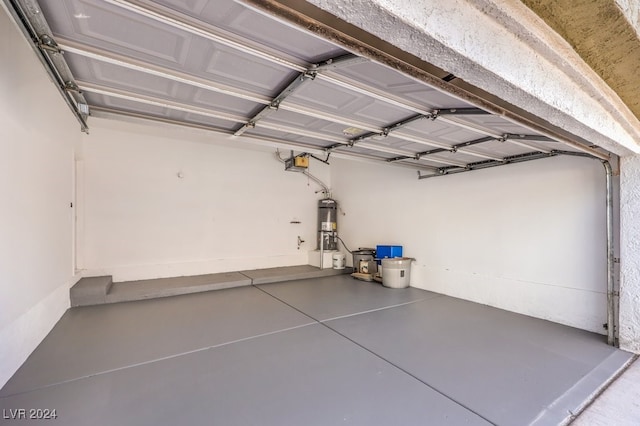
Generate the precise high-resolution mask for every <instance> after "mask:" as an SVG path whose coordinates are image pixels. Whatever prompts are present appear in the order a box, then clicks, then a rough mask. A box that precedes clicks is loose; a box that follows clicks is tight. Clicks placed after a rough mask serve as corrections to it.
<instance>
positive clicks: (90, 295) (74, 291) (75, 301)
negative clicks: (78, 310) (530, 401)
mask: <svg viewBox="0 0 640 426" xmlns="http://www.w3.org/2000/svg"><path fill="white" fill-rule="evenodd" d="M112 285H113V280H112V279H111V277H89V278H82V279H81V280H80V281H78V282H77V283H75V285H74V286H73V287H71V290H70V291H69V295H70V297H71V306H85V305H100V304H102V303H106V301H107V300H106V298H107V293H109V290H111V286H112Z"/></svg>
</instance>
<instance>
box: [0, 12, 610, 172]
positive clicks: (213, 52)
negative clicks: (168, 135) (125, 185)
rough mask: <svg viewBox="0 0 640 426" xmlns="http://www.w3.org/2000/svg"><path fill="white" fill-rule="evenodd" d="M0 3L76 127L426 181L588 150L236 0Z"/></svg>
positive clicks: (590, 153)
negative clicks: (249, 142)
mask: <svg viewBox="0 0 640 426" xmlns="http://www.w3.org/2000/svg"><path fill="white" fill-rule="evenodd" d="M5 2H9V3H10V6H11V7H12V8H13V9H14V10H15V14H16V16H17V17H18V18H21V19H22V21H23V22H24V23H25V27H26V29H25V33H26V34H27V35H28V36H29V37H30V38H31V39H32V40H33V41H34V43H35V44H36V45H37V47H38V49H39V52H41V55H42V58H43V61H44V62H45V64H46V65H47V66H48V67H49V68H51V69H53V70H54V71H53V73H54V75H55V77H56V79H57V82H58V84H59V85H60V88H61V91H62V92H63V93H64V95H65V96H66V97H67V101H68V103H69V104H70V106H72V108H73V109H74V110H75V112H76V114H77V116H78V118H79V120H80V121H81V122H82V126H83V127H86V126H88V123H87V118H88V116H89V115H97V114H101V113H102V114H104V113H109V114H122V115H129V116H136V117H144V118H149V119H153V120H161V121H166V122H171V123H179V124H184V125H189V126H196V127H200V128H206V129H210V130H212V131H217V132H223V133H227V134H234V135H236V136H237V137H239V138H244V137H254V138H259V139H262V140H265V141H267V140H271V141H278V142H282V143H284V144H286V145H287V146H289V147H290V148H292V149H296V150H298V151H303V152H304V151H308V152H323V153H326V154H327V155H329V156H330V155H331V154H332V153H340V154H342V155H347V156H353V157H359V158H366V159H369V160H376V161H380V162H386V163H389V164H394V165H399V166H405V167H411V168H414V169H417V170H419V171H421V173H422V174H421V176H422V177H435V176H443V175H448V174H453V173H460V172H463V171H469V170H475V169H480V168H486V167H493V166H498V165H504V164H510V163H514V162H520V161H528V160H532V159H539V158H547V157H550V156H555V155H563V154H565V155H587V156H592V155H594V153H595V154H598V152H596V151H594V150H593V149H591V148H589V147H586V146H580V145H578V144H569V145H567V144H563V143H561V142H558V141H556V140H554V139H552V138H550V137H549V136H547V135H545V134H541V133H539V132H535V131H533V130H531V129H529V128H527V127H525V126H523V125H521V124H518V123H517V122H515V121H512V120H510V119H507V118H505V117H504V116H500V115H495V114H491V113H489V112H487V111H485V110H483V109H480V108H478V107H476V106H475V105H473V104H471V103H470V102H468V101H466V100H463V99H461V98H459V97H456V96H454V95H452V94H449V93H446V92H445V91H443V90H442V89H440V88H436V87H433V86H430V85H429V84H427V83H426V82H424V81H421V80H420V79H417V78H414V77H411V76H409V75H406V74H403V73H401V72H400V71H397V70H395V69H392V68H391V67H388V66H386V65H383V64H381V63H377V62H375V61H372V60H370V59H367V58H363V57H359V56H356V55H354V54H353V53H352V52H349V51H347V50H345V49H344V48H342V47H341V46H338V45H336V44H334V43H331V42H329V41H326V40H324V39H322V38H320V37H318V36H317V35H315V34H311V33H309V32H306V31H305V30H302V29H300V28H298V27H295V26H293V25H292V24H289V23H287V22H284V21H281V20H278V19H275V18H273V17H271V16H269V15H266V14H263V13H261V12H260V11H257V10H255V9H253V8H251V7H249V6H247V5H244V4H241V3H238V2H236V1H233V0H213V1H209V0H191V1H183V0H160V1H153V2H152V1H147V0H132V1H128V0H41V1H40V2H39V4H38V3H36V2H35V1H33V0H5ZM85 105H88V107H89V111H87V110H86V109H84V108H85ZM600 156H602V154H600Z"/></svg>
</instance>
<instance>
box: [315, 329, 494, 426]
mask: <svg viewBox="0 0 640 426" xmlns="http://www.w3.org/2000/svg"><path fill="white" fill-rule="evenodd" d="M320 324H321V325H323V326H325V327H326V328H328V329H329V330H331V331H333V332H334V333H336V334H337V335H339V336H342V337H343V338H345V339H347V340H348V341H350V342H351V343H353V344H354V345H356V346H358V347H360V348H362V349H364V350H365V351H367V352H369V353H370V354H372V355H373V356H375V357H376V358H378V359H380V360H382V361H384V362H386V363H387V364H389V365H391V366H393V367H394V368H396V369H398V370H399V371H401V372H403V373H404V374H406V375H408V376H410V377H412V378H414V379H415V380H417V381H418V382H420V383H422V384H423V385H425V386H426V387H428V388H429V389H431V390H433V391H434V392H436V393H438V394H440V395H442V396H443V397H445V398H447V399H448V400H449V401H451V402H453V403H454V404H456V405H459V406H460V407H462V408H464V409H465V410H467V411H469V412H471V413H473V414H475V415H476V416H478V417H480V418H481V419H482V420H484V421H486V422H488V423H489V424H492V425H494V426H496V423H494V422H492V421H491V420H489V419H487V418H486V417H484V416H483V415H482V414H480V413H478V412H476V411H474V410H473V409H471V408H469V407H467V406H466V405H464V404H463V403H461V402H459V401H457V400H455V399H454V398H452V397H450V396H449V395H447V394H446V393H444V392H442V391H441V390H439V389H437V388H435V387H434V386H432V385H430V384H429V383H427V382H426V381H424V380H422V379H421V378H419V377H417V376H415V375H414V374H412V373H410V372H409V371H407V370H405V369H404V368H402V367H400V366H399V365H397V364H395V363H393V362H391V361H390V360H388V359H386V358H385V357H383V356H382V355H379V354H377V353H375V352H374V351H372V350H371V349H369V348H367V347H366V346H364V345H362V344H360V343H358V342H356V341H355V340H353V339H351V338H349V337H348V336H345V335H344V334H342V333H340V332H339V331H338V330H336V329H334V328H331V327H330V326H329V325H327V324H325V323H323V322H321V323H320Z"/></svg>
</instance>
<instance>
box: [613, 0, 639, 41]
mask: <svg viewBox="0 0 640 426" xmlns="http://www.w3.org/2000/svg"><path fill="white" fill-rule="evenodd" d="M616 4H617V5H618V7H619V8H620V10H622V13H623V14H624V16H625V18H627V20H628V21H629V23H630V24H631V26H632V27H633V28H634V29H635V30H636V33H638V35H639V36H640V3H639V2H638V0H616Z"/></svg>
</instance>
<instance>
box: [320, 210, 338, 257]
mask: <svg viewBox="0 0 640 426" xmlns="http://www.w3.org/2000/svg"><path fill="white" fill-rule="evenodd" d="M321 244H322V245H321ZM318 250H338V202H337V201H336V200H332V199H331V198H325V199H324V200H320V201H318Z"/></svg>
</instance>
